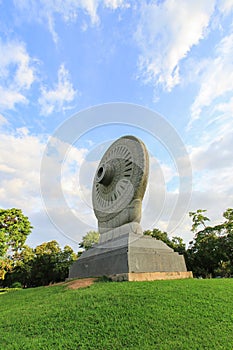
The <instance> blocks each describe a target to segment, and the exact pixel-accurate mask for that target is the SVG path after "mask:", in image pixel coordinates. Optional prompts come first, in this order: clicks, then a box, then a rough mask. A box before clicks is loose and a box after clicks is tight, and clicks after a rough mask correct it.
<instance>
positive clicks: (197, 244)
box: [186, 209, 233, 277]
mask: <svg viewBox="0 0 233 350" xmlns="http://www.w3.org/2000/svg"><path fill="white" fill-rule="evenodd" d="M203 212H205V210H201V209H199V210H197V212H196V213H194V212H192V213H190V217H192V220H193V226H192V231H195V232H196V234H195V237H194V240H193V241H191V242H190V246H189V248H188V250H187V252H186V262H187V267H188V269H190V270H192V271H193V273H194V275H195V276H202V277H211V276H213V277H214V276H218V275H220V276H225V277H229V276H231V275H232V274H233V209H227V210H226V211H225V212H224V213H223V217H224V219H225V221H224V222H223V223H221V224H219V225H215V226H206V224H205V222H206V221H209V219H208V218H207V217H206V216H203V215H202V213H203ZM200 226H201V227H202V229H201V230H200V231H198V228H199V227H200Z"/></svg>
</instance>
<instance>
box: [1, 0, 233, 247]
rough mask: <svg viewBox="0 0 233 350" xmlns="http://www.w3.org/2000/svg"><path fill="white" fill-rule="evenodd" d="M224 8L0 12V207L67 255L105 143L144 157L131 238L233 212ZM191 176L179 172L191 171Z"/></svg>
mask: <svg viewBox="0 0 233 350" xmlns="http://www.w3.org/2000/svg"><path fill="white" fill-rule="evenodd" d="M232 110H233V0H221V1H220V0H219V1H217V0H215V1H214V0H189V1H186V0H176V1H175V0H164V1H163V0H157V1H142V0H141V1H139V0H138V1H129V0H128V1H127V0H102V1H100V0H63V1H62V0H38V1H32V0H17V1H16V0H15V1H14V0H7V1H4V0H0V179H1V184H0V207H1V208H12V207H17V208H21V209H22V210H23V212H24V214H25V215H27V216H28V217H29V219H30V220H31V222H32V224H33V226H34V230H33V233H32V234H31V235H30V237H29V239H28V241H27V243H28V244H30V245H32V246H35V245H37V244H40V243H42V242H44V241H48V240H52V239H56V240H57V241H58V242H59V243H60V244H61V245H62V246H63V245H65V244H69V245H71V246H72V247H73V248H74V249H75V250H77V249H78V242H79V241H80V239H81V237H82V236H83V235H84V234H85V233H86V232H87V231H88V230H91V229H96V228H97V223H96V220H95V217H94V215H93V212H92V203H91V186H92V181H93V176H94V173H95V169H96V166H97V164H98V162H99V160H100V158H101V156H102V155H103V152H104V151H105V150H106V149H107V147H108V146H109V145H110V144H111V142H112V141H113V140H115V139H116V138H117V137H120V136H122V135H125V134H134V135H136V136H138V137H140V138H141V139H142V140H143V141H144V142H145V144H146V145H147V148H148V150H149V153H150V180H149V186H148V190H147V193H146V196H145V201H144V204H143V220H142V226H143V228H144V229H151V228H153V227H158V228H160V229H163V230H167V231H168V232H169V234H170V235H171V236H174V235H179V236H181V237H183V238H184V240H185V241H186V242H188V241H189V240H190V239H191V238H192V234H191V233H190V227H191V221H190V219H189V217H188V211H190V210H192V211H194V210H196V209H198V208H202V209H207V210H208V214H209V217H210V218H211V219H212V221H213V222H219V221H221V215H222V212H223V211H224V210H225V209H226V208H228V207H233V182H232V172H233V157H232V148H233V137H232V135H233V134H232V131H233V122H232ZM191 168H192V172H191Z"/></svg>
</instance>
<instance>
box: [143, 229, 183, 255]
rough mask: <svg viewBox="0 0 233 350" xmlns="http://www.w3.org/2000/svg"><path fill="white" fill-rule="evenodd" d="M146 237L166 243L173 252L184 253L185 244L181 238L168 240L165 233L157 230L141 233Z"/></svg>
mask: <svg viewBox="0 0 233 350" xmlns="http://www.w3.org/2000/svg"><path fill="white" fill-rule="evenodd" d="M143 234H144V235H146V236H151V237H154V238H156V239H158V240H160V241H163V242H164V243H166V244H167V245H168V246H169V247H170V248H172V249H174V251H175V252H178V253H179V254H184V253H185V243H184V242H183V239H182V238H181V237H177V236H176V237H172V239H170V238H169V237H168V234H167V232H164V231H161V230H159V229H158V228H154V229H153V230H152V231H150V230H146V231H144V232H143Z"/></svg>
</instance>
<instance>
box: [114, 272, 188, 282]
mask: <svg viewBox="0 0 233 350" xmlns="http://www.w3.org/2000/svg"><path fill="white" fill-rule="evenodd" d="M109 278H110V279H111V280H112V281H114V282H122V281H155V280H176V279H184V278H193V273H192V271H186V272H139V273H134V272H130V273H122V274H119V275H111V276H109Z"/></svg>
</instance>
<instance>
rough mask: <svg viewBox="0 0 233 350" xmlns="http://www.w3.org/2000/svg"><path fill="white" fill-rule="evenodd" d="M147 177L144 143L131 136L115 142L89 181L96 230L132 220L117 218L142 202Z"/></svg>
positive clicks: (146, 158) (146, 156) (146, 157)
mask: <svg viewBox="0 0 233 350" xmlns="http://www.w3.org/2000/svg"><path fill="white" fill-rule="evenodd" d="M147 178H148V153H147V150H146V147H145V145H144V143H143V142H142V141H140V140H139V139H137V138H136V137H134V136H124V137H121V138H120V139H118V140H116V141H115V142H114V143H113V144H112V145H111V146H110V147H109V148H108V150H107V151H106V152H105V154H104V156H103V157H102V159H101V161H100V163H99V166H98V168H97V171H96V174H95V178H94V182H93V189H92V202H93V208H94V212H95V215H96V217H97V219H98V222H99V227H100V226H101V223H105V224H104V225H105V226H106V227H107V226H108V225H107V222H111V228H114V227H118V226H120V225H123V224H124V223H127V222H130V221H133V220H131V219H130V218H129V217H128V219H127V218H125V219H123V218H122V215H121V217H119V213H121V212H122V211H124V210H125V209H126V208H127V207H129V206H130V204H131V203H132V202H133V201H135V200H137V199H138V200H142V198H143V196H144V193H145V189H146V184H147ZM131 211H132V206H131ZM114 218H115V219H116V220H114ZM132 219H133V218H132ZM114 221H115V222H114ZM102 226H103V225H102Z"/></svg>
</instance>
